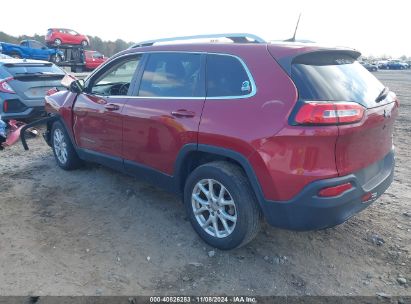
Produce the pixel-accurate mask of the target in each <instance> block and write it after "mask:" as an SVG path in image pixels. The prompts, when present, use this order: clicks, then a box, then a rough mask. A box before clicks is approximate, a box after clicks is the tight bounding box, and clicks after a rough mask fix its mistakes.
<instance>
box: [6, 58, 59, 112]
mask: <svg viewBox="0 0 411 304" xmlns="http://www.w3.org/2000/svg"><path fill="white" fill-rule="evenodd" d="M3 66H4V68H5V69H6V70H7V71H8V72H9V73H10V74H11V76H12V77H13V79H12V80H11V81H9V85H10V86H11V87H12V88H13V90H14V91H15V92H16V94H17V95H18V96H19V97H20V99H21V100H22V101H23V102H25V103H26V102H28V103H26V105H27V106H38V105H39V104H38V103H39V101H41V102H43V99H44V96H45V95H46V92H47V91H48V90H49V89H51V88H53V87H57V88H59V89H60V88H63V87H62V86H61V83H60V82H61V79H62V78H63V77H64V75H65V73H64V71H63V70H61V69H60V68H59V67H57V66H56V65H54V64H52V63H49V62H41V61H40V62H35V61H28V62H24V61H19V62H14V63H6V64H4V65H3Z"/></svg>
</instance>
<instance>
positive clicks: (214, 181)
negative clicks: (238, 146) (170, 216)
mask: <svg viewBox="0 0 411 304" xmlns="http://www.w3.org/2000/svg"><path fill="white" fill-rule="evenodd" d="M210 188H211V191H210ZM223 189H224V190H223ZM221 191H223V194H221ZM184 204H185V208H186V211H187V214H188V217H189V219H190V222H191V225H192V226H193V228H194V230H195V231H196V232H197V233H198V235H199V236H200V237H201V238H202V239H203V240H204V241H205V242H206V243H208V244H210V245H211V246H213V247H216V248H219V249H222V250H228V249H233V248H238V247H241V246H244V245H245V244H247V243H248V242H250V241H251V240H252V239H253V238H254V237H255V236H256V235H257V233H258V231H259V229H260V222H261V218H262V215H261V211H260V208H259V205H258V202H257V199H256V197H255V194H254V192H253V190H252V188H251V185H250V183H249V181H248V179H247V177H246V176H245V174H244V172H243V170H242V169H241V168H240V167H239V166H237V165H235V164H232V163H229V162H225V161H216V162H211V163H207V164H204V165H201V166H199V167H198V168H196V169H195V170H194V171H193V172H192V173H191V174H190V176H189V177H188V178H187V181H186V184H185V187H184ZM224 222H225V223H224Z"/></svg>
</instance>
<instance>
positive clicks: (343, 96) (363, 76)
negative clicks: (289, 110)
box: [291, 52, 384, 107]
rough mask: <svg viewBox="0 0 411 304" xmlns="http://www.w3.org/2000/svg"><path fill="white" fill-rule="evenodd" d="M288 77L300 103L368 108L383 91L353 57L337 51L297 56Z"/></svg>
mask: <svg viewBox="0 0 411 304" xmlns="http://www.w3.org/2000/svg"><path fill="white" fill-rule="evenodd" d="M291 77H292V79H293V80H294V83H295V85H296V86H297V88H298V93H299V95H300V99H302V100H318V101H353V102H357V103H360V104H362V105H363V106H365V107H370V106H373V105H374V104H375V99H376V98H377V97H378V95H379V94H380V93H381V91H382V90H383V89H384V86H383V85H382V84H381V82H380V81H378V80H377V78H375V77H374V76H373V75H372V74H371V73H370V72H368V71H367V70H366V69H365V68H364V67H363V66H362V65H361V64H360V63H358V62H357V61H356V60H355V59H354V58H352V57H351V56H349V55H346V54H343V53H337V52H335V53H331V52H327V53H326V52H317V53H310V54H305V55H302V56H299V57H297V58H296V59H294V61H293V65H292V68H291Z"/></svg>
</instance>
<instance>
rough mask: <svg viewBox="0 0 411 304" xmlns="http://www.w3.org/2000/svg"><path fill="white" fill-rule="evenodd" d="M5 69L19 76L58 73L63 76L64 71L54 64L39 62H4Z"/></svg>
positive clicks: (14, 75)
mask: <svg viewBox="0 0 411 304" xmlns="http://www.w3.org/2000/svg"><path fill="white" fill-rule="evenodd" d="M4 66H5V68H6V69H7V71H8V72H9V73H10V74H11V75H12V76H13V77H16V76H20V75H33V74H38V75H47V74H51V75H55V74H59V75H62V76H64V75H65V73H64V71H63V70H62V69H60V68H59V67H58V66H56V65H54V64H48V63H46V64H41V63H34V64H5V65H4Z"/></svg>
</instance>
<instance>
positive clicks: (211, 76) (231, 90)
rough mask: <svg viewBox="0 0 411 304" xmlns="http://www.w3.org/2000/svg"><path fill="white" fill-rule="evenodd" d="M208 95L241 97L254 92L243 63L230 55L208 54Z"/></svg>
mask: <svg viewBox="0 0 411 304" xmlns="http://www.w3.org/2000/svg"><path fill="white" fill-rule="evenodd" d="M206 82H207V97H241V96H245V95H248V94H250V93H251V92H252V90H253V88H252V83H251V80H250V78H249V76H248V74H247V72H246V70H245V69H244V66H243V64H242V63H241V62H240V61H239V59H237V58H236V57H234V56H230V55H217V54H209V55H207V69H206Z"/></svg>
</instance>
